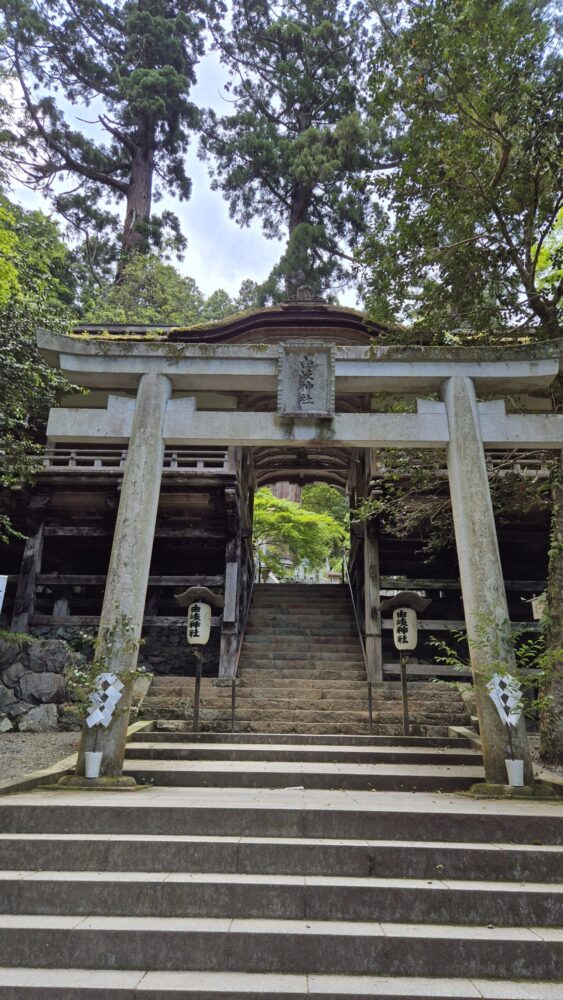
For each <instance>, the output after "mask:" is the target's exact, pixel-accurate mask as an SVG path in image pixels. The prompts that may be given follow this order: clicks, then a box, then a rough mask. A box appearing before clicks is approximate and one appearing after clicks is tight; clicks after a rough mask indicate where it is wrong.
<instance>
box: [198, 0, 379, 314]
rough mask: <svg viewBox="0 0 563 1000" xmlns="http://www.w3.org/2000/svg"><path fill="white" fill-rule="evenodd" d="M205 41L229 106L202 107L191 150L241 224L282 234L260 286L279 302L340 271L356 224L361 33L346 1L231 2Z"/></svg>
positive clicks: (371, 150) (364, 201)
mask: <svg viewBox="0 0 563 1000" xmlns="http://www.w3.org/2000/svg"><path fill="white" fill-rule="evenodd" d="M215 38H216V45H217V47H218V48H219V49H220V51H221V55H222V58H223V61H224V63H225V64H226V65H227V66H228V68H229V70H230V71H231V82H230V84H229V86H228V88H227V90H228V91H229V93H230V94H232V100H233V104H234V108H233V111H232V113H230V114H227V115H225V116H223V117H221V118H217V116H216V115H215V114H213V113H209V115H208V116H207V121H206V122H205V127H204V137H203V142H202V152H203V155H204V156H206V157H207V156H209V157H211V158H212V164H213V165H212V175H213V177H214V186H215V187H217V188H220V189H221V190H222V191H223V193H224V195H225V197H226V199H227V201H228V203H229V207H230V212H231V216H232V217H233V218H235V219H236V220H237V222H239V223H240V224H241V225H249V224H250V222H251V221H252V220H253V219H255V218H259V219H261V221H262V226H263V229H264V232H265V234H266V236H268V237H270V238H282V237H283V235H284V233H285V232H286V231H287V232H288V234H289V240H288V243H287V246H286V249H285V252H284V254H283V256H282V259H281V261H280V262H279V264H278V265H277V267H276V268H274V271H273V272H272V274H271V276H270V278H269V279H268V281H267V282H266V283H265V285H264V286H263V289H262V293H263V300H264V302H266V301H280V300H283V299H285V298H287V297H288V295H292V294H294V293H295V292H296V290H297V288H298V287H299V286H301V285H304V284H307V285H309V286H310V287H312V289H313V290H314V291H315V292H316V293H321V292H322V291H324V290H326V289H327V288H329V287H330V284H331V282H334V281H335V280H338V279H340V278H342V277H343V276H344V274H345V267H344V262H345V261H346V259H350V258H347V253H346V248H347V246H348V245H350V244H353V243H354V242H355V241H356V240H357V238H358V235H359V234H360V233H362V232H364V231H365V225H366V212H367V208H368V198H367V197H366V195H365V194H364V193H363V191H362V187H361V184H360V183H359V178H360V176H361V173H362V171H365V170H366V169H368V168H369V167H373V165H374V163H375V160H376V158H375V149H376V146H377V142H376V136H375V135H374V134H373V133H372V132H371V131H370V128H369V125H368V124H367V122H366V119H365V115H364V108H363V98H362V80H363V68H364V63H365V57H366V49H365V46H366V41H367V33H366V29H365V26H364V22H363V19H362V17H361V12H360V10H359V7H358V4H357V3H351V4H346V3H343V2H342V0H329V2H326V0H292V2H291V3H284V2H281V0H275V2H270V0H256V2H253V3H247V2H246V0H235V2H234V3H233V4H232V25H231V26H230V29H229V31H228V32H224V33H221V34H217V35H216V36H215Z"/></svg>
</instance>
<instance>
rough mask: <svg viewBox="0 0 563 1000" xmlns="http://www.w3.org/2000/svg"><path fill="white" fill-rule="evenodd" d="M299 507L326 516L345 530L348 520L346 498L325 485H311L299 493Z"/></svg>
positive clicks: (348, 509) (332, 487)
mask: <svg viewBox="0 0 563 1000" xmlns="http://www.w3.org/2000/svg"><path fill="white" fill-rule="evenodd" d="M301 507H302V509H303V510H313V511H315V512H316V513H317V514H328V515H329V516H330V517H332V518H333V519H334V520H335V521H336V522H337V523H338V524H340V525H341V527H342V528H347V527H348V523H349V519H350V508H349V505H348V498H347V497H346V496H345V495H344V494H343V493H341V492H340V490H337V489H336V487H335V486H329V485H328V484H327V483H311V484H310V485H309V486H304V487H303V489H302V491H301Z"/></svg>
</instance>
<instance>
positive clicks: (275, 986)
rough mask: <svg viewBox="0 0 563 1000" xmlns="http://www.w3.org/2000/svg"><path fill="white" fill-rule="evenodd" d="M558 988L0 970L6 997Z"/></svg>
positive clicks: (505, 995)
mask: <svg viewBox="0 0 563 1000" xmlns="http://www.w3.org/2000/svg"><path fill="white" fill-rule="evenodd" d="M561 985H562V984H561V983H559V984H558V983H549V982H546V981H544V982H537V981H536V982H530V981H526V982H522V980H518V981H514V980H508V979H503V980H502V981H499V980H498V979H483V978H476V977H474V978H472V979H468V978H466V977H465V976H464V977H463V978H458V979H453V978H451V977H450V978H448V979H445V978H443V977H439V978H438V977H436V978H431V977H427V976H424V977H419V976H416V977H411V976H347V975H345V976H338V975H337V976H326V975H319V974H312V975H292V974H288V975H279V974H278V973H258V974H253V973H246V972H241V973H234V972H227V973H222V972H209V971H207V970H206V971H199V972H192V971H190V970H187V969H182V970H181V971H177V972H155V971H144V972H141V971H133V970H129V971H127V970H117V971H115V970H114V971H111V970H108V969H107V968H105V967H104V968H101V969H94V970H90V969H73V970H72V971H70V970H68V969H50V968H39V967H38V968H35V969H34V968H4V969H0V990H2V997H3V1000H36V998H38V997H42V998H43V997H44V998H45V1000H47V998H49V1000H81V998H84V1000H206V998H207V1000H262V998H265V997H268V998H271V1000H306V998H308V997H313V998H315V997H316V998H317V1000H365V998H366V997H380V998H383V1000H444V998H445V997H448V998H449V1000H561V997H562V996H563V991H562V988H561Z"/></svg>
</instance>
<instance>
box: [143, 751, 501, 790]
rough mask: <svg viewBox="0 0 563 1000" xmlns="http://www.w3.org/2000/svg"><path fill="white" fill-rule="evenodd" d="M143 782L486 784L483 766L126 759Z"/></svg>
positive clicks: (363, 786) (349, 786)
mask: <svg viewBox="0 0 563 1000" xmlns="http://www.w3.org/2000/svg"><path fill="white" fill-rule="evenodd" d="M124 773H125V774H129V775H131V776H132V777H134V778H135V781H137V782H139V783H140V784H148V783H149V782H150V783H152V784H154V785H157V786H172V787H176V788H178V787H192V788H193V787H198V786H202V785H203V786H205V787H206V788H211V787H213V788H295V787H302V788H325V789H345V790H355V791H360V790H364V791H373V790H374V789H379V790H382V789H385V790H386V791H405V790H407V791H431V790H441V791H460V790H467V789H469V787H470V786H471V785H472V784H474V783H475V782H476V781H483V780H484V771H483V768H482V767H480V766H478V765H476V766H474V767H467V766H456V765H453V764H451V765H444V766H440V765H438V764H432V765H428V764H346V763H339V764H329V763H328V764H323V763H307V762H297V763H291V764H289V763H288V764H286V763H284V762H277V761H272V762H269V763H268V766H267V768H266V767H264V762H263V761H255V760H249V761H213V760H208V761H197V760H195V761H194V760H174V761H170V760H147V759H146V758H145V759H141V760H130V759H129V758H126V759H125V764H124Z"/></svg>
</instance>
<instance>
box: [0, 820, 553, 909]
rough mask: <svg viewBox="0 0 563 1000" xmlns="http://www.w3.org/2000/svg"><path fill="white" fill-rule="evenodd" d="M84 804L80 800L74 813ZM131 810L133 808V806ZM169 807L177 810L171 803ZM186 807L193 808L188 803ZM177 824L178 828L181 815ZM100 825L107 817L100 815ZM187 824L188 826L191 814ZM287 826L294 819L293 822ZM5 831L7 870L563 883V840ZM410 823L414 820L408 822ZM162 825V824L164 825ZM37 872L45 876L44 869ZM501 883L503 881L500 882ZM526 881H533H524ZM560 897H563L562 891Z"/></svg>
mask: <svg viewBox="0 0 563 1000" xmlns="http://www.w3.org/2000/svg"><path fill="white" fill-rule="evenodd" d="M76 809H77V807H73V812H75V810H76ZM126 811H127V810H126ZM168 811H170V810H168ZM182 812H183V813H184V812H187V809H186V810H184V809H183V810H182ZM173 819H174V821H175V822H174V824H173V826H174V827H175V828H176V830H178V827H179V824H178V822H177V821H178V819H179V817H177V816H176V815H174V817H173ZM96 820H97V821H96V823H95V825H96V826H99V825H100V823H101V820H98V818H97V817H96ZM186 821H187V822H186V825H187V826H189V825H190V824H189V820H188V817H186ZM286 825H287V824H286ZM105 826H109V829H108V831H107V832H106V831H104V832H99V833H82V832H80V833H65V832H60V833H58V832H51V833H21V832H19V831H18V832H17V833H4V834H0V860H1V863H2V868H3V869H4V870H6V871H27V870H34V871H36V872H39V870H40V871H41V872H74V871H78V872H80V871H83V872H84V871H89V872H96V873H98V872H104V871H105V872H134V873H139V872H162V873H165V874H166V873H171V872H177V873H180V874H185V873H186V872H199V873H205V872H223V873H232V874H235V873H239V874H250V875H252V874H254V875H259V874H262V875H276V874H277V875H282V874H286V875H298V876H300V877H305V876H307V877H309V876H311V875H319V876H323V877H326V878H329V877H338V878H344V877H349V878H382V879H404V878H410V879H417V880H425V881H426V880H430V881H433V880H438V881H439V882H440V883H443V882H444V880H446V881H448V882H449V880H451V879H456V880H464V881H467V882H470V883H473V882H475V881H477V882H483V881H485V880H487V879H488V880H490V881H491V882H495V883H500V882H503V883H504V882H513V880H517V884H518V885H520V883H522V882H524V883H528V882H530V883H539V882H541V883H545V884H547V883H549V884H554V885H558V886H563V847H561V846H558V847H554V846H544V847H540V846H535V847H531V846H529V845H525V844H522V845H518V844H509V843H499V844H496V843H483V844H478V843H471V842H469V843H461V842H460V843H459V844H455V843H450V842H447V841H431V840H428V841H423V840H418V839H417V840H412V841H407V840H401V839H400V830H399V829H396V828H393V831H390V832H395V833H396V834H397V835H398V838H397V839H395V840H392V839H386V840H375V839H373V838H371V839H368V837H366V838H365V839H362V840H353V839H352V840H351V839H345V838H342V839H319V838H315V837H314V836H312V835H311V836H310V837H300V836H298V835H296V834H295V832H293V833H292V835H291V836H287V837H284V835H283V834H284V830H283V826H284V824H283V823H280V826H279V828H278V829H279V831H280V832H279V833H278V834H277V835H275V834H273V833H272V835H271V836H265V837H259V836H256V835H252V836H239V834H238V833H236V832H235V833H234V834H233V835H232V836H226V835H216V834H213V835H207V834H205V835H204V836H201V835H200V836H198V835H196V834H191V835H184V834H181V833H179V832H176V833H175V834H172V833H167V834H152V833H149V832H146V833H139V832H137V829H136V828H135V829H133V830H131V831H130V832H129V833H115V831H114V829H113V827H112V826H111V824H109V818H108V817H105ZM409 826H410V824H409ZM157 829H160V826H158V827H157ZM36 877H38V878H39V877H42V876H41V875H40V874H39V873H38V874H37V876H36ZM499 887H500V888H501V889H502V885H500V886H497V888H499ZM523 888H527V886H524V887H523ZM558 898H560V897H558Z"/></svg>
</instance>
